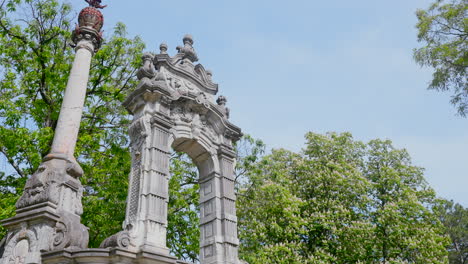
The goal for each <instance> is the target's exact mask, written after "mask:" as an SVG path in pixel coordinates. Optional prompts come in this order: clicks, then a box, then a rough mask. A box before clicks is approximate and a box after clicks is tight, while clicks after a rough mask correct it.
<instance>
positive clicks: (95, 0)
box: [85, 0, 107, 9]
mask: <svg viewBox="0 0 468 264" xmlns="http://www.w3.org/2000/svg"><path fill="white" fill-rule="evenodd" d="M85 1H86V3H88V4H89V6H92V7H94V8H100V9H103V8H105V7H106V6H107V5H101V1H102V0H85Z"/></svg>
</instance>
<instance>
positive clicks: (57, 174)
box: [0, 0, 105, 264]
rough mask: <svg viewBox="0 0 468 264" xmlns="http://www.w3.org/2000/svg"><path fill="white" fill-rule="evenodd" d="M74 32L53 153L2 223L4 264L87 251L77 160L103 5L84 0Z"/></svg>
mask: <svg viewBox="0 0 468 264" xmlns="http://www.w3.org/2000/svg"><path fill="white" fill-rule="evenodd" d="M86 2H88V3H89V5H90V6H89V7H86V8H84V9H83V10H82V11H81V12H80V14H79V17H78V22H79V24H78V25H77V27H76V29H75V30H74V32H73V42H74V47H75V51H76V55H75V60H74V62H73V66H72V69H71V72H70V77H69V79H68V83H67V87H66V89H65V95H64V98H63V103H62V107H61V110H60V115H59V119H58V123H57V128H56V130H55V136H54V140H53V143H52V148H51V152H50V153H49V154H48V155H47V156H46V157H45V158H44V160H43V161H42V164H41V165H40V166H39V168H38V170H37V171H36V172H35V173H34V174H33V175H32V176H31V177H30V178H29V179H28V181H27V182H26V186H25V188H24V192H23V195H22V196H21V197H20V199H19V200H18V202H17V203H16V208H17V210H16V216H14V217H12V218H9V219H6V220H4V221H2V223H3V225H4V226H5V227H6V228H7V229H8V234H7V236H6V243H5V251H4V252H3V256H0V264H6V263H41V252H47V251H53V250H62V249H79V248H86V247H87V245H88V229H87V228H86V227H85V226H84V225H82V224H81V223H80V216H81V214H82V212H83V209H82V205H81V197H82V194H83V187H82V185H81V183H80V180H79V178H80V177H81V176H82V174H83V170H82V169H81V167H80V165H79V164H78V163H77V162H76V160H75V158H74V151H75V146H76V141H77V136H78V130H79V127H80V122H81V115H82V111H83V105H84V100H85V96H86V87H87V83H88V79H89V70H90V64H91V58H92V56H93V55H94V53H95V52H96V51H97V50H98V49H99V47H100V45H101V42H102V38H101V32H100V30H101V28H102V25H103V23H104V18H103V15H102V14H101V12H100V11H99V10H98V9H97V8H103V7H105V6H101V5H100V2H101V1H96V0H86Z"/></svg>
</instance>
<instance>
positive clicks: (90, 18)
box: [78, 6, 104, 32]
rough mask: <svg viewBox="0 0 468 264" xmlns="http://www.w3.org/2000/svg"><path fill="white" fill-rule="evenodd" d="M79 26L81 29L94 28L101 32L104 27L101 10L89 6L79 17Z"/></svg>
mask: <svg viewBox="0 0 468 264" xmlns="http://www.w3.org/2000/svg"><path fill="white" fill-rule="evenodd" d="M78 24H79V26H80V27H87V28H92V29H94V30H96V31H97V32H100V31H101V28H102V26H103V25H104V16H103V15H102V13H101V12H100V11H99V10H97V9H96V8H94V7H91V6H89V7H86V8H84V9H83V10H81V12H80V15H79V16H78Z"/></svg>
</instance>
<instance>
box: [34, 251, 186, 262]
mask: <svg viewBox="0 0 468 264" xmlns="http://www.w3.org/2000/svg"><path fill="white" fill-rule="evenodd" d="M42 260H43V263H44V264H72V263H73V264H77V263H78V264H91V263H93V264H94V263H119V264H124V263H125V264H130V263H144V264H190V263H188V262H185V261H180V260H177V259H176V258H175V257H172V256H169V255H164V254H157V253H156V254H155V253H152V252H147V251H141V252H138V253H136V252H133V251H129V250H125V249H119V248H106V249H85V250H62V251H52V252H47V253H44V254H42Z"/></svg>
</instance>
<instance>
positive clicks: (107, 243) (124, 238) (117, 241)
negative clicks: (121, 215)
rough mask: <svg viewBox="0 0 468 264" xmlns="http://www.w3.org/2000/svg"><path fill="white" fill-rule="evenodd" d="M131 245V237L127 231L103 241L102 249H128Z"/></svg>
mask: <svg viewBox="0 0 468 264" xmlns="http://www.w3.org/2000/svg"><path fill="white" fill-rule="evenodd" d="M130 243H131V237H130V234H129V232H128V231H127V230H124V231H120V232H118V233H117V234H115V235H112V236H110V237H108V238H106V239H105V240H104V241H102V243H101V245H99V247H100V248H108V247H119V248H128V246H129V245H130Z"/></svg>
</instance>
